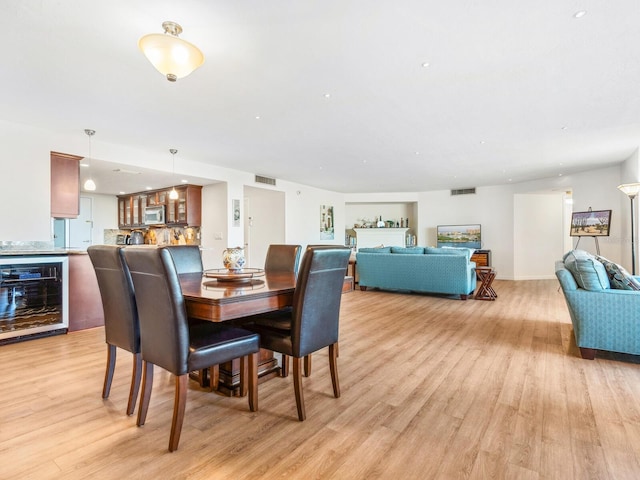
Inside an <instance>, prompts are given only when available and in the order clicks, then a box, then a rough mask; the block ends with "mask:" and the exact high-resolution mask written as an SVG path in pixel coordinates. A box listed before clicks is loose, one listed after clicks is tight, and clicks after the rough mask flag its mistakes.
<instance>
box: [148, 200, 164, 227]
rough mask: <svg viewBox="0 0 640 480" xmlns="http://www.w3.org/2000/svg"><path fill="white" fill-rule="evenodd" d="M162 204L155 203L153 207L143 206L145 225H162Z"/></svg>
mask: <svg viewBox="0 0 640 480" xmlns="http://www.w3.org/2000/svg"><path fill="white" fill-rule="evenodd" d="M164 223H165V221H164V205H156V206H153V207H145V209H144V224H145V225H164Z"/></svg>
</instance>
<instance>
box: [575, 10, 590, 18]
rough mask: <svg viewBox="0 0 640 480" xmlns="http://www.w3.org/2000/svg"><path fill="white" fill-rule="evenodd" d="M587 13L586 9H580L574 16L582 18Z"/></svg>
mask: <svg viewBox="0 0 640 480" xmlns="http://www.w3.org/2000/svg"><path fill="white" fill-rule="evenodd" d="M586 14H587V11H586V10H580V11H578V12H576V13H574V14H573V17H574V18H582V17H584V16H585V15H586Z"/></svg>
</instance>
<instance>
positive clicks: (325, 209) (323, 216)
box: [320, 205, 335, 240]
mask: <svg viewBox="0 0 640 480" xmlns="http://www.w3.org/2000/svg"><path fill="white" fill-rule="evenodd" d="M334 235H335V233H334V228H333V206H332V205H320V240H333V239H334Z"/></svg>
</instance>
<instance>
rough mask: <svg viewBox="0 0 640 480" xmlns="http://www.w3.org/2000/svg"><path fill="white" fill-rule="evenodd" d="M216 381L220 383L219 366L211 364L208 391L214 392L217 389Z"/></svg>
mask: <svg viewBox="0 0 640 480" xmlns="http://www.w3.org/2000/svg"><path fill="white" fill-rule="evenodd" d="M203 371H204V370H203ZM218 383H220V367H219V366H218V365H211V366H210V367H209V391H210V392H215V391H216V390H218Z"/></svg>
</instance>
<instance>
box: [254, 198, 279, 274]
mask: <svg viewBox="0 0 640 480" xmlns="http://www.w3.org/2000/svg"><path fill="white" fill-rule="evenodd" d="M284 218H285V194H284V192H276V191H273V190H265V189H262V188H255V187H244V241H245V244H244V247H245V250H244V253H245V258H246V260H247V265H249V266H252V267H257V268H262V266H263V265H264V261H265V258H266V257H267V249H268V248H269V245H271V244H272V243H285V222H284Z"/></svg>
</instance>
